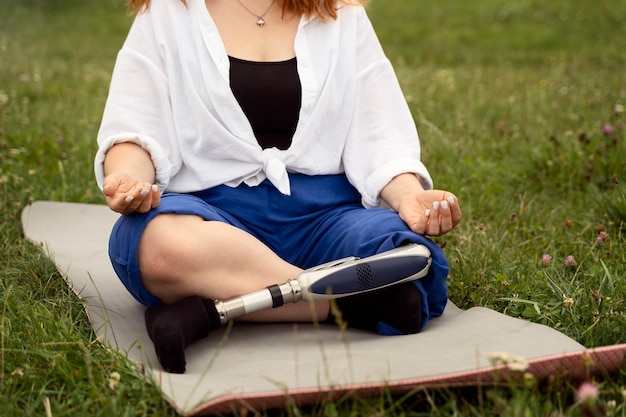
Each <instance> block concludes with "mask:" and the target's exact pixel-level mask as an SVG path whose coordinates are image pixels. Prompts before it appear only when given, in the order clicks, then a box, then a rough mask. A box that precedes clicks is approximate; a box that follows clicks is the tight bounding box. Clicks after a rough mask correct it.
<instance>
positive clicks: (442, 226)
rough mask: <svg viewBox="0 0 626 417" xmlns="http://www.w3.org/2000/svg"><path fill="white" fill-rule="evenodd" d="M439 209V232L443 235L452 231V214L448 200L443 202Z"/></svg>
mask: <svg viewBox="0 0 626 417" xmlns="http://www.w3.org/2000/svg"><path fill="white" fill-rule="evenodd" d="M439 207H440V209H439V219H440V221H439V231H440V233H442V234H443V233H446V232H449V231H450V230H452V227H453V226H452V213H451V212H450V203H449V202H448V200H443V201H441V202H440V203H439Z"/></svg>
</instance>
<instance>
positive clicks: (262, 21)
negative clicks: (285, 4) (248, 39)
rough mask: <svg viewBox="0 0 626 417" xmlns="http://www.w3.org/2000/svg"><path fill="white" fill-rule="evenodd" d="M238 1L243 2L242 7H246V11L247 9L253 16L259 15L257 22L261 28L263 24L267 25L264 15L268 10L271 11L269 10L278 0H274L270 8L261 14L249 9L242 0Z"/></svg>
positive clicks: (238, 0)
mask: <svg viewBox="0 0 626 417" xmlns="http://www.w3.org/2000/svg"><path fill="white" fill-rule="evenodd" d="M237 3H239V4H241V7H243V8H244V9H246V11H247V12H248V13H250V14H251V15H252V16H256V17H257V20H256V24H257V25H258V26H259V27H260V28H262V27H263V26H265V19H263V16H265V15H266V14H267V12H269V11H270V10H271V9H272V7H273V6H274V3H276V0H274V1H273V2H272V4H270V7H268V8H267V10H266V11H264V12H263V13H261V14H256V13H254V12H253V11H252V10H250V9H248V8H247V7H246V5H245V4H243V3H242V2H241V0H237Z"/></svg>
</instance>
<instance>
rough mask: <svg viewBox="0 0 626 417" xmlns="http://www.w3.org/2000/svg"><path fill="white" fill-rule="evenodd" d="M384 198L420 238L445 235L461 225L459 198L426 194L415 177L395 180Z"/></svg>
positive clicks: (436, 192)
mask: <svg viewBox="0 0 626 417" xmlns="http://www.w3.org/2000/svg"><path fill="white" fill-rule="evenodd" d="M380 197H381V198H382V199H383V200H384V201H385V202H387V204H388V205H389V206H390V207H391V208H392V209H394V210H396V211H397V212H398V214H399V215H400V218H401V219H402V220H403V221H404V222H405V223H406V224H407V225H408V226H409V227H410V228H411V230H413V231H414V232H415V233H418V234H420V235H430V236H440V235H443V234H445V233H448V232H449V231H450V230H452V229H454V228H455V227H456V226H457V225H458V224H459V222H460V221H461V217H462V214H461V207H460V206H459V200H458V199H457V198H456V196H455V195H454V194H452V193H450V192H448V191H443V190H424V188H423V187H422V185H421V183H420V181H419V180H418V179H417V177H416V176H415V174H410V173H407V174H400V175H398V176H397V177H394V178H393V179H392V180H391V181H390V182H389V183H388V184H387V185H386V186H385V187H384V188H383V190H382V191H381V193H380Z"/></svg>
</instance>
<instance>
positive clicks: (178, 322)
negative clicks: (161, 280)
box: [145, 296, 220, 374]
mask: <svg viewBox="0 0 626 417" xmlns="http://www.w3.org/2000/svg"><path fill="white" fill-rule="evenodd" d="M145 319H146V328H147V330H148V334H149V335H150V339H152V343H154V349H155V350H156V354H157V357H158V359H159V363H160V364H161V366H162V367H163V369H164V370H165V371H167V372H172V373H177V374H182V373H184V372H185V364H186V361H185V349H186V348H187V346H189V344H190V343H192V342H194V341H196V340H198V339H201V338H204V337H206V336H207V335H208V334H209V332H210V331H211V330H215V329H217V328H218V327H219V326H220V318H219V315H218V313H217V310H216V309H215V303H214V302H213V301H211V300H204V299H202V298H201V297H198V296H192V297H188V298H185V299H183V300H181V301H179V302H177V303H174V304H159V305H155V306H152V307H149V308H148V309H147V310H146V312H145Z"/></svg>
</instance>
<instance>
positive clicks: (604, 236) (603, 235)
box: [596, 230, 609, 245]
mask: <svg viewBox="0 0 626 417" xmlns="http://www.w3.org/2000/svg"><path fill="white" fill-rule="evenodd" d="M608 240H609V234H608V233H607V232H605V231H604V230H602V231H600V233H598V236H596V242H597V243H598V245H604V244H605V243H606V242H608Z"/></svg>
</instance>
